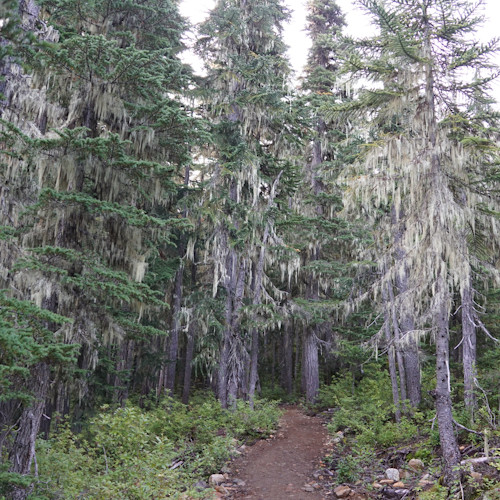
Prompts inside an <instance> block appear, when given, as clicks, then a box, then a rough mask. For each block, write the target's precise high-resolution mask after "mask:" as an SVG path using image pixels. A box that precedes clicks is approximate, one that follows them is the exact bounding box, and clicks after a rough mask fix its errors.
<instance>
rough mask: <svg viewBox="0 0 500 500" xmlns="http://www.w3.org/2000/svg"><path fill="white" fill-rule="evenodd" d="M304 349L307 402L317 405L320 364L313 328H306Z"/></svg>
mask: <svg viewBox="0 0 500 500" xmlns="http://www.w3.org/2000/svg"><path fill="white" fill-rule="evenodd" d="M303 349H304V355H303V368H302V370H303V375H304V392H305V396H306V401H307V402H308V403H315V402H316V400H317V398H318V391H319V362H318V344H317V341H316V332H315V330H314V329H313V328H305V331H304V346H303Z"/></svg>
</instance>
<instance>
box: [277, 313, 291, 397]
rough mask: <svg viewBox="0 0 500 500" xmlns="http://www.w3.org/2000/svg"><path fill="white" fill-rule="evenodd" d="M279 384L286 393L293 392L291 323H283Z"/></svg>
mask: <svg viewBox="0 0 500 500" xmlns="http://www.w3.org/2000/svg"><path fill="white" fill-rule="evenodd" d="M280 358H281V364H280V367H281V385H282V387H283V389H285V391H286V393H287V394H292V393H293V336H292V331H291V325H290V323H289V322H286V323H285V326H284V328H283V335H282V336H281V356H280Z"/></svg>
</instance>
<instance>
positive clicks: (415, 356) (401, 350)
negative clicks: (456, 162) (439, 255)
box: [389, 205, 422, 408]
mask: <svg viewBox="0 0 500 500" xmlns="http://www.w3.org/2000/svg"><path fill="white" fill-rule="evenodd" d="M391 221H392V225H393V226H394V228H395V236H394V255H395V259H396V276H395V286H396V290H397V294H398V299H399V301H400V307H399V308H398V312H399V314H397V312H396V307H395V302H394V300H395V299H394V293H393V291H392V290H390V291H389V293H390V296H391V301H392V302H393V321H394V331H395V336H396V339H397V342H396V349H397V351H398V354H397V356H398V366H399V373H400V385H401V398H402V399H403V400H407V399H408V400H409V401H410V406H412V407H413V408H416V407H417V406H418V405H419V404H420V401H421V399H422V384H421V380H420V362H419V349H418V342H417V340H416V339H415V337H414V335H412V332H413V331H414V330H415V321H414V317H413V312H412V310H411V306H410V305H409V304H408V303H407V302H406V295H407V294H408V292H409V277H408V276H409V272H408V268H407V264H406V263H405V260H406V251H405V250H404V248H403V245H402V243H401V240H402V238H403V234H404V232H405V229H406V224H405V221H404V212H403V209H401V210H400V212H399V215H398V214H397V213H396V208H395V206H394V205H393V206H392V209H391Z"/></svg>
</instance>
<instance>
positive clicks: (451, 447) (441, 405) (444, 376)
mask: <svg viewBox="0 0 500 500" xmlns="http://www.w3.org/2000/svg"><path fill="white" fill-rule="evenodd" d="M439 281H440V283H439V285H440V287H443V288H444V283H443V279H442V278H439ZM440 292H441V293H443V295H444V296H446V295H445V294H444V290H443V289H442V288H441V290H438V292H437V293H440ZM438 314H439V316H438V318H437V325H436V326H437V330H436V390H435V400H436V414H437V420H438V425H439V440H440V444H441V454H442V457H443V462H444V477H445V480H446V484H451V483H453V482H454V481H455V480H457V479H458V477H459V472H458V470H457V466H458V465H459V463H460V451H459V449H458V444H457V439H456V436H455V431H454V426H453V415H452V405H451V396H450V365H449V331H448V308H447V306H446V303H445V302H444V300H443V303H442V304H441V310H440V311H438Z"/></svg>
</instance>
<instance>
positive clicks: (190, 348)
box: [182, 325, 195, 405]
mask: <svg viewBox="0 0 500 500" xmlns="http://www.w3.org/2000/svg"><path fill="white" fill-rule="evenodd" d="M186 337H187V343H186V364H185V366H184V385H183V387H182V402H183V403H184V404H185V405H187V404H188V403H189V395H190V392H191V375H192V372H193V365H192V363H193V356H194V346H195V336H194V327H193V326H192V325H189V328H188V331H187V333H186Z"/></svg>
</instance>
